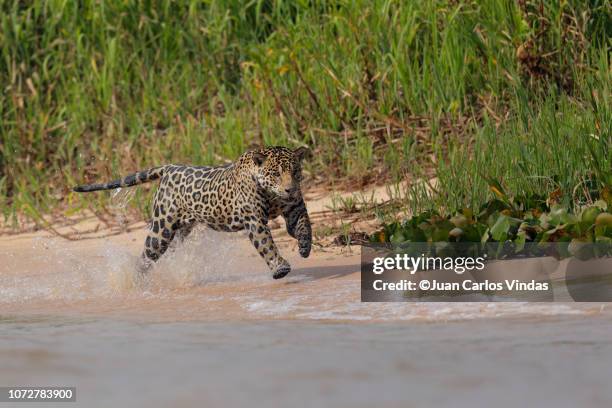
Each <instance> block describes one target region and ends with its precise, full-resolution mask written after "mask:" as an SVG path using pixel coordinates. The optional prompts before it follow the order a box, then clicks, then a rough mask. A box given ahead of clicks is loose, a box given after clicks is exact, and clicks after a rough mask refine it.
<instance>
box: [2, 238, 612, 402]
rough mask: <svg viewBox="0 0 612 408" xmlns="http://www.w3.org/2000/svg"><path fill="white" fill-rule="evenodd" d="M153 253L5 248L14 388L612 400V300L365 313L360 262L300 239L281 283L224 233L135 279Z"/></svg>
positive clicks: (321, 398) (268, 397)
mask: <svg viewBox="0 0 612 408" xmlns="http://www.w3.org/2000/svg"><path fill="white" fill-rule="evenodd" d="M141 243H142V232H138V231H137V232H134V233H132V234H123V235H120V236H117V237H111V238H105V239H95V240H84V241H78V242H67V241H62V240H57V239H51V238H46V237H38V236H34V237H25V238H15V239H6V238H2V241H1V242H0V249H1V251H0V386H19V385H21V386H24V385H28V386H37V385H38V386H51V385H57V386H75V387H76V388H77V402H76V404H75V403H68V404H66V405H67V406H86V407H90V406H94V407H96V406H99V407H109V406H113V405H115V406H137V407H138V406H143V407H144V406H147V407H151V406H153V407H157V406H159V407H166V406H177V407H181V406H205V407H214V406H222V407H232V406H280V407H287V406H297V407H301V406H315V407H318V406H330V405H331V406H347V407H348V406H351V407H372V406H382V407H387V406H389V407H395V406H397V407H410V406H448V407H462V406H466V407H468V406H469V407H473V406H496V407H500V406H501V407H505V406H508V407H514V406H556V407H565V406H567V407H573V406H584V407H591V406H592V407H609V406H612V387H609V386H608V385H607V383H608V382H609V378H610V375H611V374H612V369H611V368H610V366H611V362H612V329H611V323H612V319H611V318H610V313H609V311H608V308H607V306H608V305H607V304H595V303H593V304H576V303H541V304H529V303H452V304H450V303H378V304H369V303H361V302H360V279H359V273H358V271H359V254H358V252H356V253H355V252H354V253H348V254H338V253H331V252H324V251H316V252H315V254H313V256H312V257H311V258H309V259H307V260H303V259H301V258H299V257H298V256H296V250H295V248H292V247H291V246H288V245H285V246H284V247H283V249H282V250H283V253H285V254H286V255H287V257H288V259H289V261H290V262H291V263H292V265H293V267H294V269H293V271H292V273H291V274H290V275H289V276H288V278H286V279H283V280H280V281H275V280H272V279H271V277H270V276H269V272H268V271H267V270H266V268H265V265H262V262H261V260H260V259H259V258H258V257H257V255H256V254H255V253H254V251H253V249H252V248H250V247H248V246H247V245H245V244H244V237H240V236H236V237H234V236H228V235H226V234H221V235H218V234H216V233H213V232H204V233H201V234H199V235H198V234H196V235H195V236H194V238H193V239H192V240H191V241H190V242H187V243H185V244H184V245H182V246H180V247H178V248H176V249H174V250H173V251H171V253H169V255H168V257H167V258H166V259H165V260H164V261H162V262H161V263H160V265H159V266H158V267H156V269H155V270H154V271H153V273H152V274H151V276H150V278H149V279H147V280H146V281H138V280H135V279H134V278H133V276H134V275H133V272H132V271H133V265H134V262H135V261H136V259H137V255H138V253H139V249H140V245H141ZM27 405H28V404H23V403H19V404H17V405H16V406H19V407H24V406H27ZM39 405H40V404H38V405H36V404H35V405H34V406H39ZM0 406H8V405H7V404H2V403H0Z"/></svg>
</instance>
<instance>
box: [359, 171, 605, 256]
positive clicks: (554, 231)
mask: <svg viewBox="0 0 612 408" xmlns="http://www.w3.org/2000/svg"><path fill="white" fill-rule="evenodd" d="M489 183H490V189H491V191H492V192H494V193H495V195H496V198H494V199H491V200H489V201H487V202H486V203H484V204H483V205H481V206H480V208H478V209H477V210H476V211H475V210H474V209H472V208H463V209H461V210H459V211H457V212H456V213H455V214H454V215H452V216H451V215H448V216H445V217H444V216H440V214H439V213H437V212H434V211H426V212H423V213H421V214H418V215H415V216H412V217H410V218H409V219H407V220H405V221H403V222H392V223H389V224H385V225H384V226H383V228H382V229H381V230H380V231H378V232H375V233H374V234H372V236H371V237H370V241H371V242H374V243H392V244H397V245H401V244H405V243H410V242H412V243H424V242H427V243H429V244H430V245H433V246H435V245H437V244H444V243H447V242H460V243H466V244H470V243H471V244H474V245H464V246H459V247H458V248H460V250H477V251H482V250H483V249H484V250H490V249H494V250H496V251H502V252H503V253H504V254H510V255H514V254H524V255H534V252H535V253H540V251H550V250H552V251H553V252H554V253H555V254H556V255H558V256H569V255H574V256H578V257H584V258H588V257H590V256H592V255H594V254H593V253H592V252H593V250H594V249H596V250H597V251H599V252H604V253H606V254H607V255H612V214H611V213H610V212H608V210H612V192H611V191H610V190H607V189H604V190H603V191H589V190H585V192H586V193H587V194H588V195H589V197H591V198H597V200H596V201H594V202H591V203H589V204H586V205H584V206H582V207H581V208H580V209H576V211H575V212H570V211H568V209H567V207H564V206H563V205H561V204H559V202H558V201H557V200H558V199H559V198H560V195H559V192H558V191H555V192H553V193H551V195H550V196H548V197H546V196H543V195H535V194H534V195H530V196H522V197H510V196H508V194H507V193H506V192H505V191H504V189H503V187H502V186H501V185H500V184H499V183H498V182H497V181H495V180H489ZM495 244H501V245H495ZM526 244H537V245H527V246H526ZM547 244H553V245H547ZM447 247H448V248H451V247H450V246H447ZM441 248H442V249H444V248H445V246H444V245H443V246H442V247H441Z"/></svg>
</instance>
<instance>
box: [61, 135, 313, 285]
mask: <svg viewBox="0 0 612 408" xmlns="http://www.w3.org/2000/svg"><path fill="white" fill-rule="evenodd" d="M308 154H309V150H308V149H307V148H305V147H300V148H297V149H295V150H292V149H289V148H287V147H283V146H273V147H267V148H262V149H256V150H251V151H247V152H245V153H243V154H242V155H241V156H240V157H239V158H238V159H237V160H236V161H234V162H232V163H230V164H227V165H223V166H214V167H212V166H211V167H207V166H187V165H180V164H167V165H164V166H159V167H153V168H150V169H148V170H143V171H138V172H136V173H133V174H130V175H128V176H126V177H124V178H121V179H118V180H114V181H111V182H108V183H103V184H87V185H80V186H77V187H74V189H73V190H74V191H75V192H79V193H81V192H92V191H99V190H112V189H117V188H125V187H132V186H135V185H138V184H142V183H147V182H150V181H154V180H159V187H158V189H157V191H156V192H155V196H154V199H153V205H152V217H151V220H150V222H149V228H148V233H147V237H146V239H145V242H144V250H143V252H142V255H141V258H140V259H141V262H140V264H139V270H140V271H142V272H146V271H147V270H149V269H150V268H151V266H153V265H154V264H155V262H157V261H158V260H159V258H160V257H161V256H162V255H163V254H164V253H165V252H166V250H167V249H168V247H169V245H170V243H171V242H172V241H173V240H174V239H175V238H179V239H181V240H184V239H185V238H186V237H187V236H188V235H189V233H190V232H191V231H192V229H193V228H194V227H195V226H196V225H198V224H203V225H206V226H208V227H210V228H212V229H214V230H217V231H228V232H236V231H245V232H246V234H247V235H248V237H249V239H250V241H251V243H252V245H253V246H254V247H255V249H256V250H257V252H258V253H259V255H260V256H261V257H262V258H263V259H264V261H265V262H266V264H267V265H268V268H269V269H270V270H271V272H272V277H273V278H274V279H280V278H283V277H285V276H286V275H287V274H288V273H289V272H290V271H291V266H290V265H289V263H288V262H287V261H286V260H285V259H284V258H283V257H282V256H281V255H280V253H279V250H278V248H277V246H276V244H275V243H274V240H273V239H272V234H271V232H270V227H269V226H268V221H269V220H272V219H275V218H277V217H279V216H282V217H283V218H284V220H285V225H286V228H287V232H288V233H289V235H290V236H291V237H293V238H295V239H296V240H297V243H298V250H299V253H300V255H301V256H302V257H304V258H307V257H308V256H309V254H310V251H311V247H312V228H311V225H310V219H309V217H308V211H307V209H306V204H305V202H304V197H303V194H302V191H301V181H302V162H303V160H304V158H305V157H307V156H308Z"/></svg>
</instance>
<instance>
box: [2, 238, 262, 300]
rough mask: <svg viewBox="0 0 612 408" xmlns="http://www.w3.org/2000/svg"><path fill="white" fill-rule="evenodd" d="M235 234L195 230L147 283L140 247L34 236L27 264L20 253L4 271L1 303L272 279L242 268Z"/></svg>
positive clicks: (11, 256)
mask: <svg viewBox="0 0 612 408" xmlns="http://www.w3.org/2000/svg"><path fill="white" fill-rule="evenodd" d="M233 235H235V234H226V233H220V232H215V231H210V230H195V231H194V232H193V233H192V235H191V236H190V237H189V238H188V239H187V240H186V241H185V242H183V243H180V244H177V245H172V246H171V247H170V248H169V249H168V252H167V253H166V254H165V256H164V257H162V258H161V259H160V261H159V262H158V264H156V265H155V266H154V267H153V268H152V270H151V271H150V272H149V274H148V276H146V278H144V279H143V278H142V277H141V276H140V275H139V274H138V273H137V265H138V262H139V258H140V256H139V255H140V248H139V246H130V247H129V248H128V247H126V246H123V245H120V244H118V243H113V242H112V241H109V240H104V241H102V240H96V241H91V245H89V244H88V245H86V246H85V247H84V246H83V245H78V246H75V245H72V243H70V242H67V241H64V240H62V239H60V238H35V239H34V240H33V241H32V245H31V248H29V249H30V250H29V251H28V261H27V262H23V259H21V254H19V253H13V254H10V253H9V254H8V257H7V258H8V260H9V261H8V262H7V264H6V265H4V268H5V271H6V273H4V272H0V303H3V302H27V301H31V300H66V301H71V300H84V299H91V298H96V297H115V296H142V295H147V296H150V295H154V296H155V295H161V294H163V293H165V292H169V291H175V290H177V289H187V288H191V287H194V286H202V285H207V284H210V283H216V282H225V281H240V280H247V281H253V280H255V281H257V280H269V276H268V274H267V272H266V270H265V265H259V263H258V264H257V265H255V267H254V268H253V269H251V270H249V271H248V272H246V271H244V269H243V267H241V266H240V265H239V261H240V257H237V256H236V254H239V253H240V250H239V248H238V243H237V239H238V237H235V236H233ZM240 238H243V237H240ZM134 248H138V249H134ZM242 261H243V262H244V258H242ZM242 266H243V265H242ZM258 266H259V267H258ZM4 268H2V269H4ZM24 268H25V270H24Z"/></svg>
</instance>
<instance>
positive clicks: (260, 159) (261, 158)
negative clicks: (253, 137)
mask: <svg viewBox="0 0 612 408" xmlns="http://www.w3.org/2000/svg"><path fill="white" fill-rule="evenodd" d="M266 158H267V157H266V155H265V154H263V153H261V152H253V162H254V163H255V164H256V165H258V166H261V165H262V164H264V162H265V161H266Z"/></svg>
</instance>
